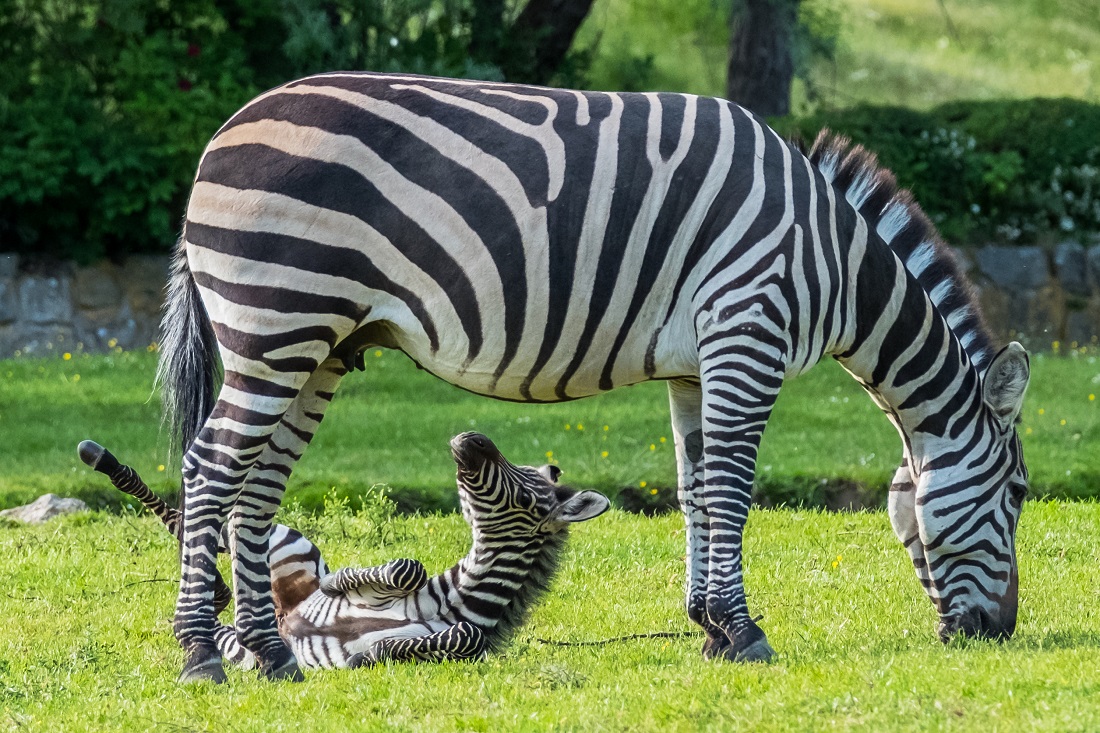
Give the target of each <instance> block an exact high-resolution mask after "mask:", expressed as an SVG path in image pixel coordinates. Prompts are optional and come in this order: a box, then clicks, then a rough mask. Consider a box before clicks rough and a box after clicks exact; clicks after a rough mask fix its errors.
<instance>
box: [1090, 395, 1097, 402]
mask: <svg viewBox="0 0 1100 733" xmlns="http://www.w3.org/2000/svg"><path fill="white" fill-rule="evenodd" d="M1095 401H1096V395H1094V394H1090V395H1089V402H1095Z"/></svg>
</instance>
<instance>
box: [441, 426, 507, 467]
mask: <svg viewBox="0 0 1100 733" xmlns="http://www.w3.org/2000/svg"><path fill="white" fill-rule="evenodd" d="M451 455H452V456H454V459H455V463H457V464H458V467H459V468H461V469H463V470H466V471H476V470H478V469H479V468H481V467H482V466H483V465H485V463H487V462H488V461H495V460H497V459H498V458H500V451H499V450H497V447H496V445H494V444H493V441H491V440H489V439H488V438H486V437H485V436H484V435H482V434H481V433H462V434H460V435H456V436H455V437H453V438H451Z"/></svg>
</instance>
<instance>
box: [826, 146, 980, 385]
mask: <svg viewBox="0 0 1100 733" xmlns="http://www.w3.org/2000/svg"><path fill="white" fill-rule="evenodd" d="M808 157H809V159H810V162H811V163H812V164H813V165H814V167H816V168H817V169H818V171H820V172H821V174H822V175H823V176H824V177H825V180H826V181H828V182H829V183H831V184H832V185H833V187H834V188H835V189H836V190H837V191H838V192H840V193H842V194H843V195H844V197H845V198H846V199H847V200H848V202H849V203H850V204H851V205H852V206H853V207H854V208H855V209H856V210H857V211H858V212H859V213H860V215H861V216H862V217H863V218H864V220H866V222H867V224H868V228H869V229H870V230H871V231H874V232H876V233H877V234H878V236H879V237H881V238H882V240H883V241H884V242H886V244H887V245H888V246H889V247H890V249H892V250H893V251H894V253H895V254H896V255H897V256H898V258H899V259H900V260H901V261H902V262H903V263H904V264H905V269H907V270H908V271H909V273H910V274H911V275H913V277H914V278H915V279H916V280H917V282H918V283H920V285H921V287H922V288H924V291H925V292H926V293H928V296H929V298H930V299H931V300H932V303H933V304H934V305H935V306H936V309H937V310H938V311H939V312H940V315H941V316H943V318H944V320H945V321H946V322H947V324H948V326H949V327H950V328H951V330H952V332H954V334H955V336H956V337H957V338H958V339H959V342H960V343H961V344H962V346H963V348H964V349H965V350H966V352H967V354H968V355H969V357H970V361H971V362H972V363H973V364H974V366H975V368H977V369H978V371H979V372H982V371H984V370H985V368H986V367H987V366H989V362H990V361H991V360H992V358H993V356H994V354H995V351H994V348H993V336H992V334H991V333H990V331H989V328H988V326H986V324H985V321H984V319H983V318H982V312H981V308H980V307H979V305H978V301H977V297H976V295H975V293H974V286H973V285H972V284H971V283H970V281H969V280H967V278H966V276H965V275H964V274H963V273H962V271H961V270H960V269H959V265H958V263H957V262H956V260H955V255H954V254H953V253H952V252H951V250H950V249H949V248H948V247H947V245H946V244H945V243H944V241H943V240H942V239H941V238H940V235H939V233H938V232H937V231H936V227H935V225H933V224H932V222H931V220H929V218H928V216H927V215H926V214H925V213H924V212H923V211H921V208H920V206H918V205H917V203H916V202H915V201H914V200H913V197H912V195H911V194H910V193H909V191H906V190H902V189H899V187H898V183H897V179H895V178H894V174H893V173H891V172H890V171H888V170H887V169H885V168H883V167H882V166H880V165H879V163H878V160H877V159H876V158H875V156H874V154H873V153H871V152H869V151H867V150H866V149H865V148H864V147H863V146H861V145H852V142H851V140H849V139H848V138H846V137H843V136H841V135H836V134H834V133H832V132H830V131H829V130H822V131H821V132H820V133H819V134H818V136H817V140H815V141H814V144H813V147H812V148H811V149H810V151H809V153H808Z"/></svg>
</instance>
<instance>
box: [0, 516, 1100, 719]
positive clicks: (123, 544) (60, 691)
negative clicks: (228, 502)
mask: <svg viewBox="0 0 1100 733" xmlns="http://www.w3.org/2000/svg"><path fill="white" fill-rule="evenodd" d="M282 518H284V519H285V518H286V517H285V516H284V517H282ZM359 522H360V520H358V519H356V518H350V519H346V520H345V527H346V529H347V534H346V535H345V534H344V532H343V531H342V530H341V529H340V528H339V527H336V526H334V527H333V528H332V530H331V531H330V530H328V529H321V530H320V531H319V532H318V533H317V534H310V535H309V536H310V537H311V539H313V540H314V541H315V542H316V543H317V544H318V546H319V547H320V548H321V550H322V552H323V553H324V555H325V558H326V560H327V561H328V562H329V563H330V565H331V566H333V567H344V566H348V565H356V566H363V565H376V564H379V563H383V562H386V561H388V560H392V559H394V558H399V557H412V558H417V559H419V560H421V561H422V562H424V564H425V565H426V566H427V568H428V571H429V572H431V573H435V572H440V571H442V570H444V569H445V568H447V567H449V566H450V565H452V564H453V563H455V562H456V561H457V560H458V559H459V558H460V557H462V556H463V555H464V554H465V553H466V551H467V550H468V548H469V541H470V533H469V529H468V528H467V526H466V524H465V522H463V521H462V518H461V517H459V516H457V515H450V516H445V517H438V516H432V517H398V518H395V519H394V520H393V521H392V522H391V524H392V525H393V530H392V532H390V534H389V535H388V538H387V539H386V540H384V541H381V542H377V543H376V542H374V541H373V539H371V540H368V541H360V540H359V539H358V536H357V534H356V530H355V528H354V525H355V524H357V523H359ZM1098 532H1100V506H1097V505H1096V504H1094V503H1068V504H1063V503H1058V502H1028V505H1027V506H1026V507H1025V509H1024V512H1023V516H1022V518H1021V521H1020V530H1019V534H1018V540H1017V550H1018V554H1019V560H1020V617H1019V625H1018V628H1017V631H1016V635H1015V637H1014V638H1013V639H1012V640H1011V641H1009V642H1006V643H1003V644H1002V643H996V642H969V643H963V642H956V643H952V644H950V645H948V646H946V647H945V646H944V645H942V644H940V642H939V641H937V640H936V638H935V634H934V629H935V624H936V615H935V612H934V610H933V608H932V604H930V603H929V602H928V600H927V599H926V598H925V597H924V594H923V593H922V592H921V590H920V585H919V583H918V582H917V579H916V578H915V576H914V574H913V570H912V568H911V567H910V565H909V561H908V558H907V556H906V554H905V552H904V550H903V549H902V548H901V546H900V545H899V544H898V542H897V540H895V539H894V537H893V533H892V532H891V530H890V524H889V520H888V519H887V517H886V515H885V513H884V512H871V513H861V514H826V513H819V512H813V511H790V510H783V511H757V510H754V511H752V512H750V514H749V520H748V526H747V529H746V532H745V557H746V566H745V583H746V586H747V588H748V592H749V603H750V608H751V610H752V612H753V613H754V614H757V613H758V614H763V617H764V618H763V620H762V621H761V626H762V627H763V628H764V630H765V631H766V632H767V634H768V636H769V639H770V641H771V643H772V645H773V646H774V647H775V649H776V651H777V652H778V655H779V656H778V659H777V660H776V661H775V662H774V663H773V664H752V665H740V666H733V665H729V664H723V663H717V662H706V661H704V660H703V659H701V658H700V655H699V650H700V647H701V646H702V639H701V638H700V637H699V636H698V635H696V636H686V637H679V638H656V639H635V640H631V641H623V642H617V643H611V644H605V645H599V646H579V647H559V646H553V645H548V644H544V643H541V642H540V641H538V639H546V640H552V641H568V642H585V641H594V640H601V639H608V638H612V637H616V636H622V635H627V634H634V633H647V632H655V631H658V632H678V631H688V632H690V631H692V630H693V627H692V624H691V622H690V621H688V619H687V617H686V614H685V613H684V609H683V603H684V601H683V582H684V580H683V579H684V535H683V520H682V519H681V518H680V517H678V516H672V515H669V516H664V517H658V518H653V519H647V518H643V517H638V516H631V515H627V514H624V513H622V512H616V511H612V512H609V513H607V514H606V515H604V516H601V517H598V518H596V519H594V520H592V521H591V522H585V523H583V524H581V525H578V526H577V527H576V528H575V529H574V530H573V531H572V533H571V537H570V539H569V543H568V544H567V546H566V549H565V556H564V561H563V564H562V568H561V572H560V573H559V575H558V577H557V579H556V580H555V582H554V584H553V586H552V588H551V590H550V592H549V593H548V594H547V596H546V598H545V599H544V600H543V601H542V602H541V603H540V604H539V606H538V607H537V608H536V609H535V612H534V614H533V615H532V618H531V620H530V621H529V622H528V623H527V624H526V625H525V626H524V627H523V628H522V629H520V630H519V633H518V634H517V637H516V640H515V642H514V643H513V644H512V645H511V646H510V647H509V648H508V649H506V650H505V651H504V652H503V653H502V654H499V655H495V656H492V657H490V658H488V659H486V660H484V661H480V662H473V663H465V662H459V663H445V664H420V665H411V664H410V665H397V664H395V665H384V666H381V667H377V668H372V669H358V670H331V671H309V672H307V673H306V681H305V682H304V683H301V684H292V683H274V684H273V683H265V682H263V681H261V680H259V679H258V676H257V674H256V672H255V671H250V672H245V671H240V670H230V671H229V680H230V682H229V684H228V685H224V686H220V687H214V686H209V685H207V686H197V687H180V686H178V685H176V683H175V674H176V672H177V671H178V670H179V668H180V665H181V664H182V662H183V654H182V652H181V651H180V648H179V645H178V644H177V643H176V641H175V639H174V638H173V637H172V626H171V616H172V609H173V604H174V602H175V596H176V593H177V591H178V587H179V583H178V567H179V566H178V557H177V548H176V542H175V539H174V538H173V537H171V536H170V535H169V534H168V533H167V532H165V531H164V529H163V527H161V526H160V525H159V524H157V522H156V521H155V520H154V519H152V518H151V517H143V518H137V519H135V518H133V517H118V516H111V515H106V514H99V513H94V514H88V515H83V516H76V517H69V518H64V519H61V520H56V521H53V522H51V523H49V524H47V525H44V526H41V527H18V528H14V527H6V528H5V527H0V576H2V577H3V578H4V593H3V594H0V615H2V616H3V618H4V619H5V623H4V625H3V627H2V628H0V650H3V651H2V652H0V696H2V698H3V716H4V717H3V720H4V722H5V724H6V727H7V728H10V729H13V730H15V729H18V730H21V731H51V732H52V731H61V730H63V731H66V733H69V732H72V733H77V732H79V731H148V730H167V731H293V732H294V733H309V732H311V731H323V732H324V733H330V732H332V731H513V730H514V731H532V732H536V731H602V730H609V729H613V730H621V731H670V732H672V733H689V732H692V733H694V732H696V731H715V732H716V733H717V732H726V731H732V730H752V731H783V732H784V733H786V732H787V731H817V730H823V729H827V730H838V731H845V730H853V731H854V730H861V731H876V732H889V733H892V732H893V731H922V730H928V731H960V732H963V731H987V730H988V731H994V730H996V731H1001V730H1003V731H1030V730H1036V731H1038V730H1066V731H1070V730H1081V731H1087V730H1096V729H1098V728H1100V698H1098V697H1097V695H1096V680H1097V677H1098V676H1100V655H1098V654H1097V653H1096V652H1097V643H1098V640H1100V614H1098V613H1097V612H1096V610H1095V606H1096V603H1095V600H1094V599H1095V594H1096V589H1097V582H1096V567H1097V564H1098V563H1100V549H1098V547H1097V543H1096V540H1095V538H1096V536H1097V533H1098ZM222 567H223V569H224V568H225V567H226V566H225V561H224V559H223V560H222ZM228 617H229V616H228V614H227V615H226V616H224V617H223V618H228Z"/></svg>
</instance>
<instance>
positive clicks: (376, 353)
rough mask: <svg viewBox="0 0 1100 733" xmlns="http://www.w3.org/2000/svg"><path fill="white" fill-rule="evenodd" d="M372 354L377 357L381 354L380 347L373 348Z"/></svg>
mask: <svg viewBox="0 0 1100 733" xmlns="http://www.w3.org/2000/svg"><path fill="white" fill-rule="evenodd" d="M374 356H375V358H377V357H379V356H382V349H375V350H374Z"/></svg>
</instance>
